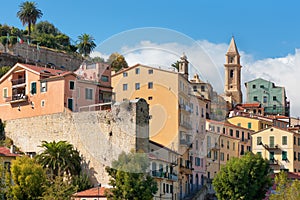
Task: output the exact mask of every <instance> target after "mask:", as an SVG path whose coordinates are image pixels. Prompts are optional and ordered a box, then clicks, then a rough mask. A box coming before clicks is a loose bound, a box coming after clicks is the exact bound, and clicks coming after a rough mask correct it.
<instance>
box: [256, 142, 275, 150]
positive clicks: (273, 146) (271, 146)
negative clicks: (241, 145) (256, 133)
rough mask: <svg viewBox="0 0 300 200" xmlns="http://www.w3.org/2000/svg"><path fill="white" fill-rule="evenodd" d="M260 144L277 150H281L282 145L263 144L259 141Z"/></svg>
mask: <svg viewBox="0 0 300 200" xmlns="http://www.w3.org/2000/svg"><path fill="white" fill-rule="evenodd" d="M259 145H262V146H263V147H264V148H265V149H266V150H271V151H275V150H280V147H279V145H278V144H270V145H268V144H263V143H262V142H260V143H259Z"/></svg>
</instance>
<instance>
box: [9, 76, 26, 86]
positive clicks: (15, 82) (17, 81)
mask: <svg viewBox="0 0 300 200" xmlns="http://www.w3.org/2000/svg"><path fill="white" fill-rule="evenodd" d="M11 83H12V85H13V87H14V86H17V85H22V84H25V78H19V79H13V80H11Z"/></svg>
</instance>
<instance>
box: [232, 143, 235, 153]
mask: <svg viewBox="0 0 300 200" xmlns="http://www.w3.org/2000/svg"><path fill="white" fill-rule="evenodd" d="M232 149H233V151H235V142H233V143H232Z"/></svg>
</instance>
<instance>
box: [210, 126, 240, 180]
mask: <svg viewBox="0 0 300 200" xmlns="http://www.w3.org/2000/svg"><path fill="white" fill-rule="evenodd" d="M239 142H240V140H239V139H237V138H235V137H232V136H229V135H225V134H222V133H217V132H214V131H207V134H206V147H207V158H206V171H207V178H208V180H210V179H213V178H214V176H215V175H216V174H217V173H218V172H219V170H220V169H221V166H223V165H225V164H226V162H227V161H228V160H229V159H230V158H231V157H239V151H238V150H239V145H238V144H239Z"/></svg>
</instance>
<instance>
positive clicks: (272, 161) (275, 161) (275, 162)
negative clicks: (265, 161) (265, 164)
mask: <svg viewBox="0 0 300 200" xmlns="http://www.w3.org/2000/svg"><path fill="white" fill-rule="evenodd" d="M269 165H278V160H275V159H274V158H271V159H270V160H269Z"/></svg>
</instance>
